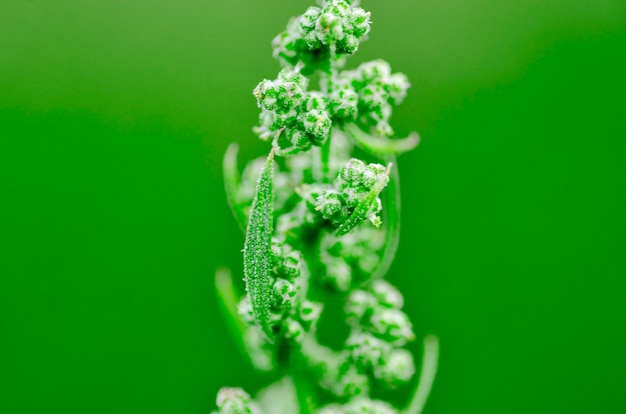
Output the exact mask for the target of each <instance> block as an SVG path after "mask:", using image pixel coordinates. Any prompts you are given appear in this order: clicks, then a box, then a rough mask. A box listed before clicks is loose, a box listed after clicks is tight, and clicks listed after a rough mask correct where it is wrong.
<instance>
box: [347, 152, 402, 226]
mask: <svg viewBox="0 0 626 414" xmlns="http://www.w3.org/2000/svg"><path fill="white" fill-rule="evenodd" d="M391 167H392V165H391V164H389V165H388V166H387V171H385V176H386V177H389V173H390V172H391ZM387 182H388V180H379V181H378V182H377V183H376V184H374V185H373V186H372V189H371V190H370V191H369V193H367V195H366V196H365V197H363V199H362V200H361V202H360V203H359V205H357V206H356V208H355V209H354V211H353V212H352V214H350V216H349V217H348V218H347V219H346V221H344V222H343V223H341V226H339V228H338V229H337V235H338V236H343V235H346V234H348V233H349V232H350V231H351V230H352V229H354V228H355V227H356V226H358V225H359V224H360V223H361V222H362V221H363V220H365V219H366V218H367V216H368V214H369V212H370V210H371V208H372V206H373V204H374V203H375V202H376V197H378V194H380V192H381V191H383V189H384V188H385V186H386V185H387Z"/></svg>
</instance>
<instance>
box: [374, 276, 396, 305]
mask: <svg viewBox="0 0 626 414" xmlns="http://www.w3.org/2000/svg"><path fill="white" fill-rule="evenodd" d="M371 290H372V293H373V295H374V297H375V298H376V300H377V301H378V304H380V305H381V306H384V307H389V308H395V309H401V308H402V306H403V305H404V298H403V297H402V293H400V291H399V290H398V289H396V288H395V287H394V286H393V285H392V284H391V283H389V282H387V281H386V280H382V279H380V280H375V281H374V282H372V287H371Z"/></svg>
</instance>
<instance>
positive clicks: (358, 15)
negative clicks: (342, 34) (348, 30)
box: [349, 7, 371, 38]
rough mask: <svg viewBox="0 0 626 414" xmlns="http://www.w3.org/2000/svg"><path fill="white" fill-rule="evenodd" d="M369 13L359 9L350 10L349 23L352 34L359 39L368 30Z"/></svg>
mask: <svg viewBox="0 0 626 414" xmlns="http://www.w3.org/2000/svg"><path fill="white" fill-rule="evenodd" d="M370 17H371V14H370V12H366V11H365V10H363V9H362V8H360V7H355V8H353V9H352V14H351V15H350V18H349V21H350V25H351V27H352V33H354V35H355V36H357V37H359V38H361V37H363V36H365V35H366V34H367V33H368V32H369V30H370Z"/></svg>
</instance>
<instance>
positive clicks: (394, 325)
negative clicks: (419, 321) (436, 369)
mask: <svg viewBox="0 0 626 414" xmlns="http://www.w3.org/2000/svg"><path fill="white" fill-rule="evenodd" d="M403 304H404V301H403V298H402V295H401V293H400V292H399V291H398V290H397V289H396V288H395V287H393V286H392V285H391V284H390V283H389V282H386V281H384V280H375V281H373V282H372V284H371V286H370V287H369V288H368V289H367V290H365V289H359V290H354V291H352V292H351V294H350V295H349V296H348V299H347V301H346V306H345V312H346V317H347V319H348V322H349V323H350V325H351V327H352V332H351V334H350V337H349V338H348V340H347V342H346V350H347V352H348V353H349V359H350V361H351V362H353V363H354V364H355V366H356V367H358V368H359V369H360V370H362V371H363V372H367V373H368V374H370V375H372V376H373V377H374V378H376V380H378V381H379V382H380V383H382V384H384V385H386V386H390V387H393V386H396V385H399V384H403V383H405V382H407V381H409V380H410V379H411V377H412V376H413V374H414V372H415V365H414V363H413V357H412V355H411V354H410V353H409V352H408V351H406V350H405V349H402V348H401V347H402V346H403V345H405V344H406V343H407V341H410V340H412V339H413V338H414V334H413V328H412V326H411V322H410V321H409V318H408V317H407V315H406V314H405V313H404V312H402V310H401V309H402V306H403Z"/></svg>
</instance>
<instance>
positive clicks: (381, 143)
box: [343, 123, 420, 158]
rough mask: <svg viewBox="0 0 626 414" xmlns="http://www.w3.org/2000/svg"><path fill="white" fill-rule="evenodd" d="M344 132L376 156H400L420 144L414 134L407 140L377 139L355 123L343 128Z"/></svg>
mask: <svg viewBox="0 0 626 414" xmlns="http://www.w3.org/2000/svg"><path fill="white" fill-rule="evenodd" d="M343 130H344V131H346V132H347V133H348V135H349V136H350V137H352V139H353V140H354V142H356V144H357V145H358V146H359V147H361V148H362V149H363V150H365V151H367V152H368V153H370V154H372V155H375V156H382V157H383V158H384V156H386V155H400V154H402V153H404V152H407V151H411V150H412V149H414V148H415V147H417V144H419V140H420V138H419V135H418V134H417V132H412V133H411V134H409V136H408V137H406V138H396V139H389V138H386V137H375V136H372V135H370V134H368V133H367V132H365V131H363V130H362V129H361V128H359V126H358V125H356V124H354V123H349V124H346V125H344V126H343Z"/></svg>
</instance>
